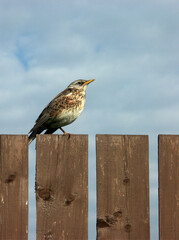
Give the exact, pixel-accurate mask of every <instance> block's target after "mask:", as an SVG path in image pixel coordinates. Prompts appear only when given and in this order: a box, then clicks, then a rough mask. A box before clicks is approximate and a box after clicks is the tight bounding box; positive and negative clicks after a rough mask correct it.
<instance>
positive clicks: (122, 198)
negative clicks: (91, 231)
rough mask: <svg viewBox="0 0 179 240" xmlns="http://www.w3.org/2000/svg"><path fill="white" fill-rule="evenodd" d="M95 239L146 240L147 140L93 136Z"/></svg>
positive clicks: (148, 233)
mask: <svg viewBox="0 0 179 240" xmlns="http://www.w3.org/2000/svg"><path fill="white" fill-rule="evenodd" d="M96 144H97V146H96V150H97V239H98V240H101V239H103V240H104V239H107V240H109V239H110V240H114V239H115V240H120V239H121V240H125V239H137V240H144V239H145V240H147V239H150V231H149V157H148V136H126V135H97V136H96Z"/></svg>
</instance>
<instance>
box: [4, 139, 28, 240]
mask: <svg viewBox="0 0 179 240" xmlns="http://www.w3.org/2000/svg"><path fill="white" fill-rule="evenodd" d="M0 239H3V240H9V239H11V240H17V239H28V140H27V136H25V135H18V136H15V135H0Z"/></svg>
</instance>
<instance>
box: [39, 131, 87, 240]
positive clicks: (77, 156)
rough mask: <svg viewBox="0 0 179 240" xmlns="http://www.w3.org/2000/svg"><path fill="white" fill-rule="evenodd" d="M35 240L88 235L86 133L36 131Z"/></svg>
mask: <svg viewBox="0 0 179 240" xmlns="http://www.w3.org/2000/svg"><path fill="white" fill-rule="evenodd" d="M36 199H37V240H40V239H60V240H63V239H65V240H68V239H69V240H72V239H74V240H75V239H76V240H77V239H79V240H83V239H88V136H87V135H71V136H70V138H69V136H62V135H38V136H37V166H36Z"/></svg>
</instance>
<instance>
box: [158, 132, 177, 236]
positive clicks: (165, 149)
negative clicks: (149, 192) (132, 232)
mask: <svg viewBox="0 0 179 240" xmlns="http://www.w3.org/2000/svg"><path fill="white" fill-rule="evenodd" d="M158 153H159V235H160V240H169V239H179V135H160V136H159V152H158Z"/></svg>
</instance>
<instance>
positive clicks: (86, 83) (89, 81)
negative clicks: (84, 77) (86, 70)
mask: <svg viewBox="0 0 179 240" xmlns="http://www.w3.org/2000/svg"><path fill="white" fill-rule="evenodd" d="M94 80H95V79H90V80H88V81H86V82H85V83H84V85H88V84H89V83H91V82H93V81H94Z"/></svg>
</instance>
